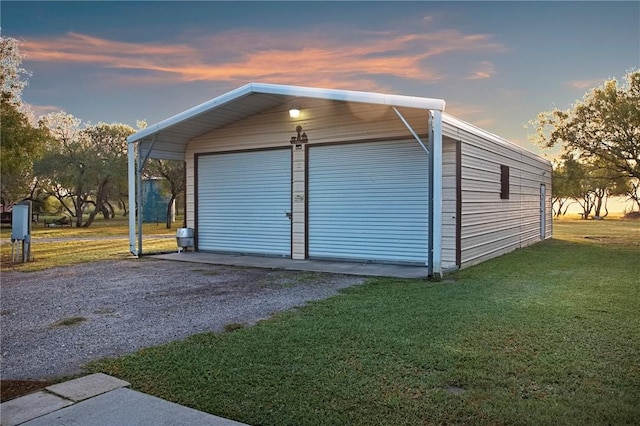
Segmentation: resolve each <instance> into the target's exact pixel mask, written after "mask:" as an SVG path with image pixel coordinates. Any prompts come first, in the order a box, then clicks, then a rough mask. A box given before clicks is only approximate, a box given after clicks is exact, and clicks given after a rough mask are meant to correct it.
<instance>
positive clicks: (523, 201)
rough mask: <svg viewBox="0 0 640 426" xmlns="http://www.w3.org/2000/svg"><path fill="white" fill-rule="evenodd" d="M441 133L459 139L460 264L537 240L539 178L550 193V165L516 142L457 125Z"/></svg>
mask: <svg viewBox="0 0 640 426" xmlns="http://www.w3.org/2000/svg"><path fill="white" fill-rule="evenodd" d="M447 133H449V134H453V135H455V137H457V138H459V140H461V141H462V146H461V149H462V164H461V168H462V171H461V173H462V175H461V185H462V212H461V251H462V253H461V255H462V259H461V260H462V267H465V266H470V265H473V264H476V263H479V262H482V261H484V260H487V259H489V258H492V257H496V256H499V255H501V254H504V253H507V252H509V251H512V250H515V249H517V248H521V247H525V246H527V245H530V244H533V243H536V242H538V241H540V240H541V236H540V212H539V209H540V204H539V203H540V184H545V185H546V186H547V194H550V192H549V191H550V188H551V165H550V164H549V163H548V162H546V161H545V160H542V159H540V158H538V157H537V156H535V155H533V154H531V153H529V152H527V151H526V150H524V149H522V148H520V147H518V146H516V145H511V144H508V143H506V142H503V141H495V140H491V139H490V138H484V137H480V136H478V135H475V134H471V133H469V132H466V131H464V130H459V129H452V128H448V129H447ZM501 165H506V166H509V199H506V200H503V199H500V166H501ZM547 198H549V197H547ZM548 217H549V218H550V215H549V216H548ZM547 223H549V220H547ZM547 229H548V230H547V233H546V235H545V236H544V237H545V238H548V237H550V236H551V228H550V226H547Z"/></svg>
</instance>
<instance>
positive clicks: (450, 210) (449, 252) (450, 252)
mask: <svg viewBox="0 0 640 426" xmlns="http://www.w3.org/2000/svg"><path fill="white" fill-rule="evenodd" d="M456 143H457V142H456V141H454V140H452V139H444V140H443V143H442V267H443V268H444V269H451V268H454V267H455V266H456V180H457V179H456Z"/></svg>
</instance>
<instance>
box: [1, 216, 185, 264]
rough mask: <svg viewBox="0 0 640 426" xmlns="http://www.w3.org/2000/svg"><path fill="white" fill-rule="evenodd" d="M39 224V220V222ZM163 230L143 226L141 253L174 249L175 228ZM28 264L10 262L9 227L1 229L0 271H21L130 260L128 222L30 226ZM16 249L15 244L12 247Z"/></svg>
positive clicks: (110, 221)
mask: <svg viewBox="0 0 640 426" xmlns="http://www.w3.org/2000/svg"><path fill="white" fill-rule="evenodd" d="M41 222H43V219H41ZM181 224H182V222H181V221H178V222H176V223H175V224H174V229H166V227H165V225H164V223H161V224H155V223H145V224H144V225H143V231H142V235H143V237H144V240H143V243H142V248H143V251H144V252H145V253H151V252H162V251H171V250H176V249H177V246H176V240H175V235H176V228H179V227H180V226H181ZM31 232H32V233H31V238H32V243H31V254H32V259H33V261H32V262H28V263H15V264H14V263H12V262H11V244H10V241H8V240H9V239H10V238H11V228H10V227H4V228H2V229H1V230H0V236H1V237H2V238H3V240H5V243H4V244H2V245H0V259H1V265H2V269H8V268H12V269H14V270H19V271H23V272H29V271H36V270H41V269H47V268H53V267H56V266H65V265H72V264H76V263H84V262H94V261H102V260H117V259H126V258H129V257H131V255H130V253H129V222H128V219H127V218H118V219H111V220H102V219H97V220H96V221H95V222H94V223H93V224H92V225H91V227H89V228H69V227H64V228H62V227H51V228H45V227H44V225H43V223H40V224H33V226H32V230H31ZM16 249H18V250H19V244H18V245H16Z"/></svg>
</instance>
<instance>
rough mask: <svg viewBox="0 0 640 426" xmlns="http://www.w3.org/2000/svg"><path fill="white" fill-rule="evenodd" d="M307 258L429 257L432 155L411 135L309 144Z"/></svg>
mask: <svg viewBox="0 0 640 426" xmlns="http://www.w3.org/2000/svg"><path fill="white" fill-rule="evenodd" d="M308 161H309V169H308V188H309V193H308V199H309V201H308V220H309V223H308V229H309V235H308V238H309V241H308V245H309V257H310V258H340V259H349V260H365V261H383V262H410V263H422V264H424V263H426V261H427V235H428V208H429V203H428V159H427V154H426V153H425V152H424V151H423V150H422V148H420V146H419V145H418V143H417V142H416V141H414V140H408V141H395V142H372V143H358V144H340V145H330V146H319V147H313V146H312V147H310V148H309V159H308Z"/></svg>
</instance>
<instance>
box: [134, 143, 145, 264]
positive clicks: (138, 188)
mask: <svg viewBox="0 0 640 426" xmlns="http://www.w3.org/2000/svg"><path fill="white" fill-rule="evenodd" d="M141 151H142V149H141V147H140V145H138V167H136V204H137V206H138V214H137V215H136V216H137V219H138V256H142V209H143V208H144V206H143V205H142V204H143V203H142V167H143V164H142V152H141Z"/></svg>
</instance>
